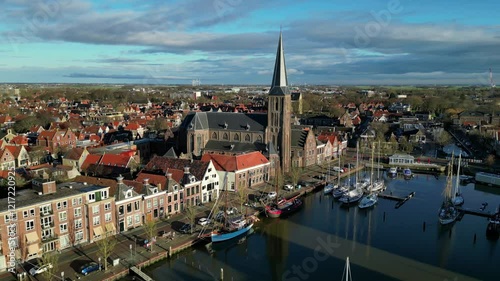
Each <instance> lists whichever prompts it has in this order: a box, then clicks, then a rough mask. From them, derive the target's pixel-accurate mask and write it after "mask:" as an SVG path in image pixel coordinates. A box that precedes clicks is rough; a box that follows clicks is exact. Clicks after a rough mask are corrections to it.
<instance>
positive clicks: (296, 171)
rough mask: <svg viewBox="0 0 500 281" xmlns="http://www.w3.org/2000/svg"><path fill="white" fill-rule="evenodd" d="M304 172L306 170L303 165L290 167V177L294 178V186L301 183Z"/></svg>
mask: <svg viewBox="0 0 500 281" xmlns="http://www.w3.org/2000/svg"><path fill="white" fill-rule="evenodd" d="M303 172H304V170H303V169H302V168H301V167H296V166H293V167H292V168H291V169H290V173H289V175H290V179H291V180H292V184H293V186H296V185H297V184H298V183H299V180H300V177H301V176H302V173H303ZM281 185H283V184H281Z"/></svg>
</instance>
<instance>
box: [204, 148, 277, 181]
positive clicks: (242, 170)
mask: <svg viewBox="0 0 500 281" xmlns="http://www.w3.org/2000/svg"><path fill="white" fill-rule="evenodd" d="M201 160H202V161H212V163H213V164H214V167H215V169H216V170H217V172H218V174H219V178H220V179H221V180H222V181H224V180H225V179H226V177H227V181H226V182H225V183H224V182H223V184H226V185H227V186H226V187H225V190H229V191H235V190H238V188H250V187H255V186H259V185H263V184H265V182H266V181H267V180H269V169H270V165H271V163H270V162H269V160H267V158H266V157H265V156H264V155H262V153H260V152H259V151H254V152H250V153H245V154H239V155H222V154H204V155H203V156H202V158H201Z"/></svg>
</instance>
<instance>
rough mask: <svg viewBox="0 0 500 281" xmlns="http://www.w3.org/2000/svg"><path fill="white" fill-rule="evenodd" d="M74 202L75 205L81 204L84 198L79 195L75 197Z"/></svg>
mask: <svg viewBox="0 0 500 281" xmlns="http://www.w3.org/2000/svg"><path fill="white" fill-rule="evenodd" d="M72 204H73V206H78V205H81V204H82V198H81V197H79V198H73V202H72Z"/></svg>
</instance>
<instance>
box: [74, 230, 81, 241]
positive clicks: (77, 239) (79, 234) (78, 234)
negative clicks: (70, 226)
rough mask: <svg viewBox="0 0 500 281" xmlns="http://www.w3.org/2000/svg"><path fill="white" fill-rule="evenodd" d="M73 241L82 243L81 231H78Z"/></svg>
mask: <svg viewBox="0 0 500 281" xmlns="http://www.w3.org/2000/svg"><path fill="white" fill-rule="evenodd" d="M75 240H76V241H82V240H83V230H79V231H77V232H76V233H75Z"/></svg>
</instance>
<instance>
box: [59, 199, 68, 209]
mask: <svg viewBox="0 0 500 281" xmlns="http://www.w3.org/2000/svg"><path fill="white" fill-rule="evenodd" d="M56 206H57V209H58V210H60V209H64V208H66V207H68V202H67V201H61V202H57V204H56Z"/></svg>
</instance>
